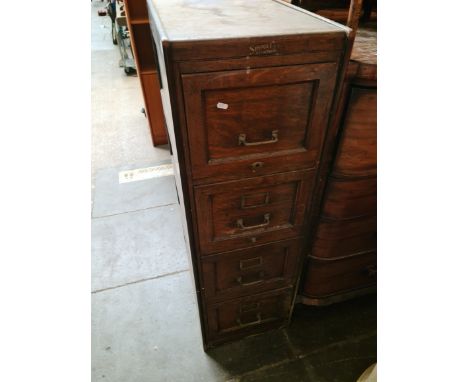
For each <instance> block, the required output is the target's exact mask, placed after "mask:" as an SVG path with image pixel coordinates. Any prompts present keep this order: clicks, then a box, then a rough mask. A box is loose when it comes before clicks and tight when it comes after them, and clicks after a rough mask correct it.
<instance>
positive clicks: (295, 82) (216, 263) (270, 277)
mask: <svg viewBox="0 0 468 382" xmlns="http://www.w3.org/2000/svg"><path fill="white" fill-rule="evenodd" d="M148 14H149V18H150V26H151V30H152V35H153V38H154V42H155V47H156V54H157V56H158V62H159V69H160V73H161V80H162V81H161V85H162V88H161V94H162V100H163V109H164V114H165V118H166V124H167V128H168V134H169V137H170V142H171V146H172V150H173V162H174V167H175V174H176V185H177V190H178V196H179V203H180V205H181V209H182V211H183V214H184V216H185V219H183V224H184V231H185V232H184V233H185V239H186V242H187V246H188V248H189V251H190V253H191V258H192V264H193V274H194V280H195V286H196V291H197V297H198V304H199V312H200V320H201V326H202V332H203V338H204V345H205V348H207V347H210V346H213V345H216V344H219V343H221V342H225V341H229V340H232V339H235V338H240V337H242V336H245V335H248V334H252V333H257V332H259V331H263V330H267V329H270V328H275V327H280V326H282V325H285V324H287V322H288V320H289V316H290V312H291V309H292V304H293V301H294V296H295V293H296V288H297V281H298V275H299V269H300V264H301V262H302V260H303V257H304V235H306V234H307V232H308V230H309V225H310V222H311V216H310V214H309V210H310V208H311V205H313V203H314V200H315V194H314V192H315V188H316V184H317V179H316V178H317V169H318V167H319V165H320V158H321V154H322V151H323V144H324V142H325V135H326V133H327V129H328V123H329V119H330V113H331V111H332V107H333V103H334V90H335V87H336V85H337V81H338V78H339V74H340V73H341V65H342V59H343V52H344V50H345V48H346V44H347V34H348V32H349V29H348V28H346V27H344V26H341V25H339V24H336V23H334V22H331V21H329V20H326V19H323V18H320V17H318V16H316V15H314V14H312V13H309V12H307V11H304V10H301V9H299V8H296V7H293V6H291V5H289V4H287V3H284V2H282V1H276V0H237V1H230V0H220V1H216V2H213V1H209V0H198V1H195V0H154V1H153V0H148Z"/></svg>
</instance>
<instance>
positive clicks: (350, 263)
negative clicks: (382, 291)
mask: <svg viewBox="0 0 468 382" xmlns="http://www.w3.org/2000/svg"><path fill="white" fill-rule="evenodd" d="M306 272H307V273H306V277H305V282H304V288H303V289H304V291H303V294H304V295H306V296H308V297H325V296H327V295H333V294H337V293H343V292H346V291H349V290H352V289H357V288H361V287H367V286H370V285H373V284H375V283H376V282H377V256H376V254H375V253H369V254H365V255H358V256H353V257H348V258H346V259H341V260H332V261H327V260H318V259H312V258H310V257H309V259H308V264H307V271H306Z"/></svg>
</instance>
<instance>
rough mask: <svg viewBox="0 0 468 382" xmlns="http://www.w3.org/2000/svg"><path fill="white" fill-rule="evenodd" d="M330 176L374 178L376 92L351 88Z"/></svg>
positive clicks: (375, 162)
mask: <svg viewBox="0 0 468 382" xmlns="http://www.w3.org/2000/svg"><path fill="white" fill-rule="evenodd" d="M343 124H344V125H343V133H342V136H341V138H340V142H341V143H340V146H339V147H338V151H337V154H336V159H335V164H334V169H333V173H334V174H336V175H348V176H366V175H376V174H377V91H376V89H366V88H359V87H353V88H352V90H351V96H350V99H349V104H348V109H347V111H346V115H345V120H344V122H343Z"/></svg>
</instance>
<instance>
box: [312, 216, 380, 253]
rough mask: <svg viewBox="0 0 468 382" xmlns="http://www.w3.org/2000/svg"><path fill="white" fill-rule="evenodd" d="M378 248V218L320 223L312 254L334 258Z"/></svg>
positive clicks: (323, 221) (324, 221)
mask: <svg viewBox="0 0 468 382" xmlns="http://www.w3.org/2000/svg"><path fill="white" fill-rule="evenodd" d="M375 248H377V218H376V217H375V216H371V217H366V218H361V219H353V220H342V221H329V220H322V221H321V222H320V223H319V226H318V228H317V232H316V235H315V240H314V242H313V244H312V251H311V254H312V255H313V256H314V257H321V258H334V257H343V256H349V255H353V254H356V253H359V252H365V251H370V250H374V249H375Z"/></svg>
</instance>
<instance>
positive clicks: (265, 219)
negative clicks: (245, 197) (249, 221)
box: [236, 214, 270, 229]
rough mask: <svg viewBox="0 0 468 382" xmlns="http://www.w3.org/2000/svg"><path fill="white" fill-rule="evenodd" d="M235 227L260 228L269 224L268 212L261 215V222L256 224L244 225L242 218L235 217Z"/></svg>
mask: <svg viewBox="0 0 468 382" xmlns="http://www.w3.org/2000/svg"><path fill="white" fill-rule="evenodd" d="M236 224H237V228H239V229H255V228H262V227H266V226H267V225H268V224H270V214H265V215H263V223H260V224H256V225H244V219H237V223H236Z"/></svg>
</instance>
